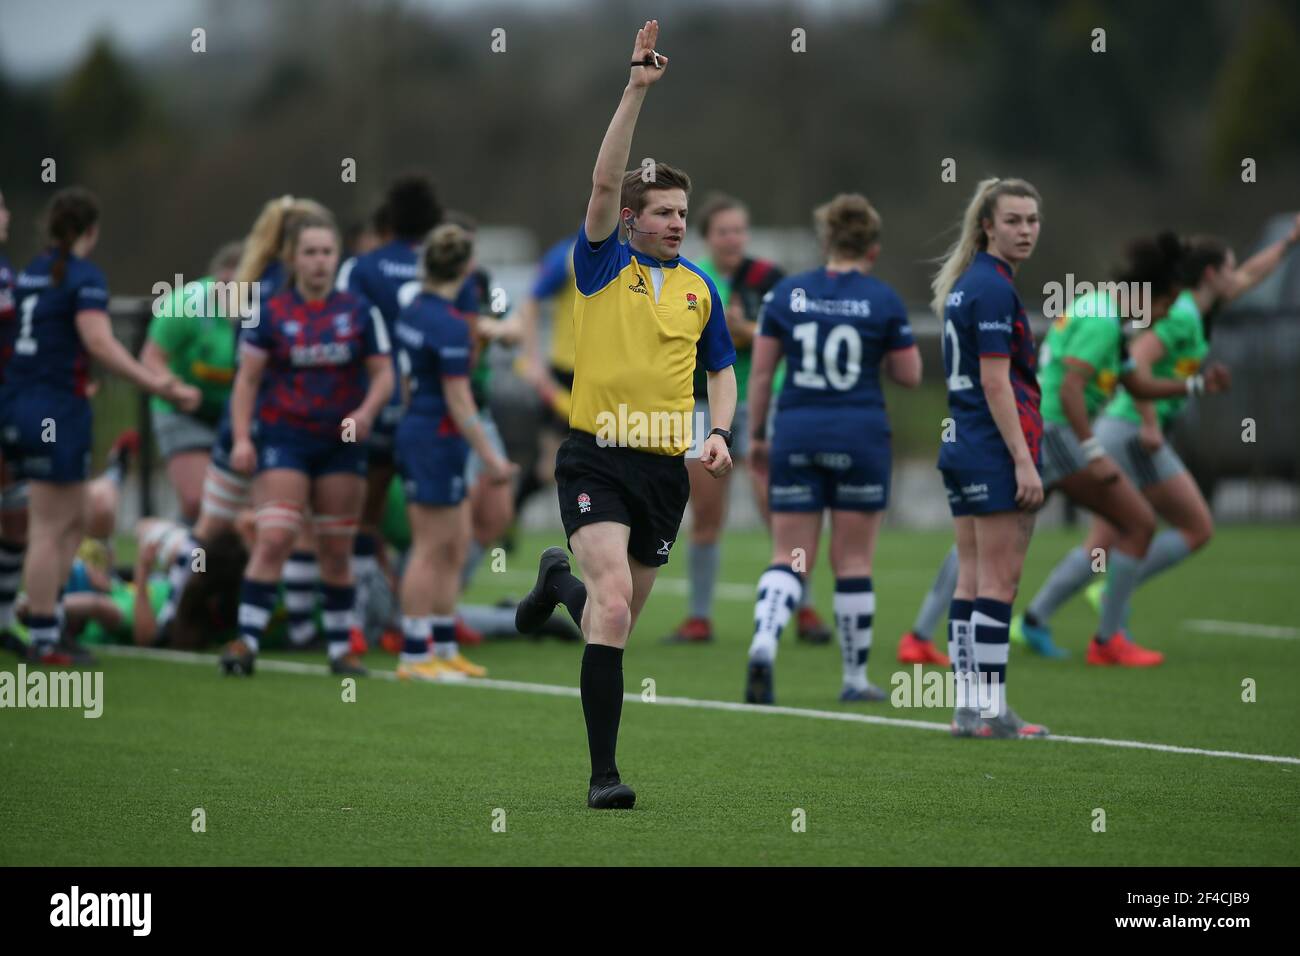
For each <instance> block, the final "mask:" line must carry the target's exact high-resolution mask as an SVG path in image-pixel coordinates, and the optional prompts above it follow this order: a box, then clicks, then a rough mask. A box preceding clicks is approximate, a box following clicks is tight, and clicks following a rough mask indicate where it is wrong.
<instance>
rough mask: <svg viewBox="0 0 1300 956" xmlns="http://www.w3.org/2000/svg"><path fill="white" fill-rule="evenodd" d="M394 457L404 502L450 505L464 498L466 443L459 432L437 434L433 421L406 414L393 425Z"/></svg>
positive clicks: (467, 443) (466, 460) (435, 423)
mask: <svg viewBox="0 0 1300 956" xmlns="http://www.w3.org/2000/svg"><path fill="white" fill-rule="evenodd" d="M395 457H396V462H397V470H398V473H399V474H400V475H401V476H402V490H403V491H405V492H406V500H407V501H410V502H413V503H415V504H419V505H428V506H430V507H435V508H450V507H452V506H454V505H458V504H460V503H461V502H462V501H463V500H464V499H465V495H466V492H467V491H468V488H467V486H466V483H465V465H466V462H468V460H469V442H467V441H465V439H464V438H462V437H461V436H460V435H438V434H437V422H436V421H431V420H430V419H428V418H425V417H423V416H420V415H407V416H406V417H405V418H403V419H402V423H401V424H400V425H398V426H397V451H396V456H395Z"/></svg>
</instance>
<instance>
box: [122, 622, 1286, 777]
mask: <svg viewBox="0 0 1300 956" xmlns="http://www.w3.org/2000/svg"><path fill="white" fill-rule="evenodd" d="M96 650H98V651H99V652H100V653H103V654H107V655H109V656H112V657H140V658H144V659H146V660H159V661H169V662H172V663H177V664H198V665H201V666H205V667H213V668H215V667H216V664H217V657H216V655H214V654H199V653H195V652H193V651H173V650H166V649H163V648H152V647H120V646H113V645H106V646H103V647H98V648H96ZM257 668H258V669H259V670H264V671H273V672H276V673H283V674H307V675H311V676H316V677H328V676H330V671H329V668H328V667H327V666H326V665H324V664H307V663H302V662H299V661H278V660H266V659H262V660H259V661H258V662H257ZM370 676H371V677H373V678H378V679H379V680H389V681H395V680H397V673H396V672H395V671H389V670H372V671H371V672H370ZM439 684H440V686H444V687H479V688H485V689H487V690H509V691H517V692H521V693H525V694H546V695H549V696H551V697H580V696H581V691H580V690H579V689H578V688H577V687H565V686H563V685H560V684H534V683H530V682H528V681H513V680H493V679H490V678H478V679H470V678H466V679H464V680H453V681H440V682H439ZM623 699H624V700H625V701H628V702H629V703H634V704H635V703H641V702H642V701H641V695H640V694H636V693H629V694H624V695H623ZM654 704H655V706H667V707H694V708H697V709H700V710H723V711H731V712H733V713H745V714H764V715H771V716H784V717H805V718H812V719H814V720H839V721H844V722H848V723H854V724H874V725H875V726H877V727H906V728H909V729H912V730H942V731H948V730H949V727H948V725H947V724H936V723H934V722H932V721H928V720H909V719H908V718H905V717H880V716H877V715H874V714H855V713H852V712H851V711H842V710H812V709H809V708H804V707H780V706H769V705H760V704H740V703H735V702H733V701H727V700H697V699H696V698H693V697H657V698H656V699H655V701H654ZM1044 739H1047V740H1056V741H1061V742H1062V743H1068V744H1092V745H1093V746H1099V747H1120V748H1124V749H1128V750H1153V751H1156V752H1158V753H1172V754H1188V755H1190V756H1197V757H1226V758H1230V759H1233V760H1254V761H1258V762H1260V763H1283V764H1294V765H1298V766H1300V757H1283V756H1278V755H1275V754H1250V753H1239V752H1237V751H1235V750H1204V749H1202V748H1200V747H1180V746H1178V745H1176V744H1156V743H1149V742H1147V741H1144V740H1112V739H1111V738H1109V737H1072V736H1069V735H1066V734H1052V735H1051V736H1050V737H1047V738H1044Z"/></svg>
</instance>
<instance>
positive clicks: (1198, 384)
mask: <svg viewBox="0 0 1300 956" xmlns="http://www.w3.org/2000/svg"><path fill="white" fill-rule="evenodd" d="M1204 391H1205V376H1204V375H1191V376H1188V378H1187V394H1188V395H1200V394H1201V393H1202V392H1204Z"/></svg>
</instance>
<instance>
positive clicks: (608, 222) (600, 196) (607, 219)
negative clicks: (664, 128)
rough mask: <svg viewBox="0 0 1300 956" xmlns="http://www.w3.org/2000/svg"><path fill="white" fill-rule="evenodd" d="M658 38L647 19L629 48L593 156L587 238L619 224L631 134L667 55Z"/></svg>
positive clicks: (656, 23)
mask: <svg viewBox="0 0 1300 956" xmlns="http://www.w3.org/2000/svg"><path fill="white" fill-rule="evenodd" d="M658 38H659V21H658V20H647V21H646V24H645V26H643V27H642V28H641V29H640V30H638V31H637V32H636V44H635V46H634V47H633V48H632V70H631V76H629V78H628V82H627V88H626V89H624V90H623V98H622V99H621V100H619V103H618V109H617V110H615V111H614V118H613V119H612V120H610V122H609V129H607V130H605V138H604V139H603V140H602V141H601V144H600V152H599V153H598V154H597V155H596V168H595V170H593V172H592V174H591V199H590V200H589V201H588V202H587V223H586V226H587V238H588V239H589V240H590V241H592V242H600V241H601V240H603V239H604V238H605V237H606V236H608V235H609V234H610V233H611V232H613V231H614V227H615V226H616V225H618V212H619V201H620V194H621V192H622V188H623V173H624V170H625V169H626V168H627V158H628V155H629V154H630V153H631V151H632V133H633V131H634V130H635V129H636V119H637V116H638V115H640V113H641V103H642V102H643V101H644V100H645V93H646V90H647V89H649V88H650V84H651V83H654V82H656V81H657V80H658V79H659V78H660V77H661V76H663V75H664V70H665V69H666V68H667V66H668V57H666V56H661V55H659V54H657V53H655V49H654V48H655V42H656V41H657V40H658Z"/></svg>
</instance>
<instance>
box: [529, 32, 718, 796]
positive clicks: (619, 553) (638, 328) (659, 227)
mask: <svg viewBox="0 0 1300 956" xmlns="http://www.w3.org/2000/svg"><path fill="white" fill-rule="evenodd" d="M658 36H659V21H657V20H650V21H647V22H646V25H645V26H644V27H642V28H641V29H640V30H639V31H637V35H636V46H635V47H634V49H633V52H632V70H631V76H630V78H629V80H628V85H627V88H626V89H625V90H624V91H623V98H622V100H621V101H620V102H619V104H618V109H617V110H616V111H615V113H614V119H613V120H612V121H611V122H610V124H609V129H608V130H606V131H605V139H604V141H603V142H602V143H601V145H600V153H599V155H598V156H597V157H596V169H595V172H594V173H593V174H592V185H591V200H590V201H589V202H588V203H587V218H586V220H585V222H584V223H583V227H582V229H581V231H580V232H579V233H578V237H577V242H576V243H575V245H574V250H573V272H574V278H575V282H576V285H577V291H578V295H577V298H576V301H575V303H574V312H573V332H574V342H575V347H576V352H575V357H576V360H575V363H574V380H573V401H572V406H571V409H570V413H569V428H570V431H569V436H568V438H567V439H565V442H564V444H563V445H562V446H561V447H560V451H559V454H558V455H557V456H556V461H555V482H556V486H557V489H558V491H559V495H560V513H561V516H562V517H563V520H564V532H565V535H566V536H567V537H568V541H569V548H570V549H571V550H572V551H573V555H574V557H575V558H577V561H578V565H579V567H580V568H581V569H582V572H583V576H584V578H585V581H586V584H585V585H584V584H583V581H581V580H579V579H578V578H577V577H575V576H574V575H573V574H572V572H571V570H570V567H569V562H568V559H567V558H566V556H565V553H564V550H563V549H562V548H547V549H546V550H545V551H544V552H542V557H541V566H540V568H539V569H538V574H537V584H536V585H535V586H534V588H533V590H532V591H531V592H529V594H528V595H527V596H526V597H525V598H524V599H523V601H521V602H520V604H519V608H518V611H517V613H516V617H515V624H516V627H518V629H519V630H520V631H521V632H523V633H532V632H533V631H536V630H537V628H538V627H540V626H541V624H542V623H543V622H545V620H546V619H547V617H548V616H549V615H550V613H551V611H552V610H554V608H555V606H556V605H557V604H560V603H563V604H564V605H565V607H567V608H568V610H569V613H570V614H571V615H572V616H573V619H574V621H575V622H577V623H578V624H579V626H580V627H581V628H582V633H583V635H584V637H585V638H586V641H587V646H586V649H585V651H584V653H583V657H582V677H581V689H582V711H583V715H584V716H585V718H586V722H587V743H588V746H589V747H590V750H591V782H590V790H589V791H588V795H587V806H589V807H593V808H597V809H605V808H619V809H630V808H631V807H632V805H633V804H634V803H635V802H636V794H635V793H634V792H633V791H632V788H631V787H629V786H627V785H626V784H624V783H623V782H622V781H621V780H620V779H619V774H618V766H617V764H616V763H615V759H614V753H615V750H616V748H617V743H618V724H619V717H620V715H621V714H622V710H623V648H624V647H625V646H626V645H627V640H628V636H629V635H630V634H631V631H632V628H633V626H634V625H635V624H636V619H637V615H638V614H640V612H641V609H642V608H643V607H645V602H646V599H647V598H648V597H649V596H650V589H651V588H652V587H653V586H654V580H655V574H656V573H657V572H658V570H659V567H660V566H661V565H663V564H664V563H666V562H667V560H668V554H669V552H670V551H671V549H672V546H673V541H674V540H675V539H676V537H677V530H678V527H679V526H680V524H681V520H682V513H683V511H684V510H685V508H686V500H687V498H688V497H689V495H690V483H689V480H688V478H687V474H686V465H685V462H684V460H683V459H684V456H685V454H686V450H687V449H688V448H689V447H690V444H691V424H692V420H693V414H692V412H693V409H694V402H695V399H694V389H693V383H692V379H693V376H694V372H695V364H696V357H697V355H698V358H699V363H700V365H702V366H703V367H704V369H705V371H706V372H707V376H708V397H709V409H710V417H711V419H712V421H713V423H714V425H717V426H719V427H715V428H714V429H713V430H712V431H711V432H710V433H709V435H708V437H707V438H706V439H705V441H704V443H703V445H702V448H701V451H700V460H701V462H702V464H703V465H704V467H705V468H706V469H707V470H708V472H709V474H710V475H712V476H713V477H714V478H721V477H722V476H724V475H726V474H727V473H728V472H729V471H730V470H731V453H730V451H729V448H730V445H731V433H730V432H729V431H728V430H727V429H728V428H729V427H730V425H731V421H732V416H733V415H734V414H735V410H736V376H735V372H734V370H733V369H732V366H733V365H734V364H735V361H736V350H735V348H734V347H733V346H732V343H731V336H730V334H729V333H728V332H727V320H726V316H725V314H724V310H723V306H722V303H721V300H720V298H719V296H718V290H717V287H716V286H715V285H714V284H713V280H711V279H710V278H708V276H707V275H706V274H705V273H704V271H703V270H702V269H700V268H699V267H698V266H696V265H695V264H694V263H691V262H688V261H687V260H685V259H683V258H681V256H680V255H678V252H679V251H680V249H681V244H682V239H683V237H684V236H685V234H686V200H687V195H688V193H689V192H690V188H691V181H690V177H688V176H687V175H686V174H685V173H684V172H682V171H681V170H679V169H674V168H673V167H671V166H669V165H668V164H666V163H655V164H654V165H653V168H651V167H650V165H649V163H646V164H643V166H642V168H640V169H635V170H633V171H631V172H629V173H626V174H625V173H624V172H623V170H624V169H625V168H626V166H627V161H628V153H629V151H630V149H631V145H632V133H633V130H634V129H635V128H636V120H637V115H638V114H639V113H640V111H641V104H642V102H643V101H644V100H645V95H646V90H647V89H649V87H650V85H651V84H652V83H655V82H657V81H658V80H659V79H660V78H661V77H662V76H663V74H664V69H665V67H666V66H667V63H668V58H667V57H664V56H660V55H659V54H657V53H655V52H654V46H655V41H656V39H657V38H658ZM620 233H622V234H623V236H625V237H626V239H627V242H626V244H624V243H622V242H621V241H620ZM588 590H590V593H591V600H590V601H588V599H587V595H588Z"/></svg>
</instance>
